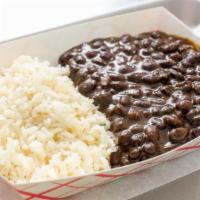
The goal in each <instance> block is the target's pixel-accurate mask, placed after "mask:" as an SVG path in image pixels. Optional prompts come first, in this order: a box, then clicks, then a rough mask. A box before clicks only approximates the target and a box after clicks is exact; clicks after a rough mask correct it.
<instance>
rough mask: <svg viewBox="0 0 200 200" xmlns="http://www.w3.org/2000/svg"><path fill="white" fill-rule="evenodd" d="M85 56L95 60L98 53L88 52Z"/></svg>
mask: <svg viewBox="0 0 200 200" xmlns="http://www.w3.org/2000/svg"><path fill="white" fill-rule="evenodd" d="M85 55H86V56H87V57H88V58H94V57H95V56H96V55H97V52H96V51H88V52H87V53H86V54H85Z"/></svg>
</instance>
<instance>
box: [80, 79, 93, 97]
mask: <svg viewBox="0 0 200 200" xmlns="http://www.w3.org/2000/svg"><path fill="white" fill-rule="evenodd" d="M95 86H96V81H95V80H92V79H88V80H86V81H84V82H82V83H81V84H80V85H79V86H78V89H79V91H80V92H81V93H82V94H88V93H89V92H91V91H93V90H94V88H95Z"/></svg>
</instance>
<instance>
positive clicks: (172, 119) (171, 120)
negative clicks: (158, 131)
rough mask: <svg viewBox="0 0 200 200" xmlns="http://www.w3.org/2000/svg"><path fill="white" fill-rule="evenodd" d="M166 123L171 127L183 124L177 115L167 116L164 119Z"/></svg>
mask: <svg viewBox="0 0 200 200" xmlns="http://www.w3.org/2000/svg"><path fill="white" fill-rule="evenodd" d="M163 120H164V122H165V123H166V124H167V125H169V126H181V125H182V124H183V122H182V121H181V119H179V118H178V117H177V116H176V115H174V114H172V115H165V116H164V117H163Z"/></svg>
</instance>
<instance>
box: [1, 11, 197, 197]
mask: <svg viewBox="0 0 200 200" xmlns="http://www.w3.org/2000/svg"><path fill="white" fill-rule="evenodd" d="M147 19H148V20H147ZM127 22H128V23H127ZM150 30H161V31H166V32H170V33H174V34H178V35H182V36H184V37H189V38H191V39H193V40H195V41H199V40H198V39H197V38H196V37H195V36H194V35H193V34H192V32H191V31H190V30H189V29H188V28H187V27H186V26H185V25H184V24H183V23H182V22H180V21H179V20H178V19H177V18H175V17H174V16H173V15H172V14H171V13H169V12H168V11H167V10H165V9H164V8H155V9H149V10H144V11H138V12H130V13H126V14H122V15H117V16H111V17H107V18H104V19H96V20H92V21H89V22H86V23H81V24H76V25H71V26H65V27H60V28H57V29H54V30H50V31H46V32H43V33H39V34H36V35H32V36H28V37H24V38H21V39H17V40H13V41H10V42H5V43H3V44H0V55H1V57H2V59H1V64H5V65H7V64H9V63H10V61H12V60H13V59H14V58H16V57H17V56H19V55H21V54H24V53H26V54H29V55H31V56H37V57H39V58H41V59H47V60H50V61H51V62H52V63H56V60H57V58H58V57H59V55H60V54H61V53H62V52H63V51H65V50H66V49H68V48H70V47H72V46H74V45H76V44H78V43H81V42H82V41H89V40H91V39H93V38H97V37H106V36H110V35H122V34H123V33H127V32H128V33H132V34H133V35H134V34H137V33H139V32H146V31H150ZM11 50H12V51H11ZM199 148H200V137H199V138H196V139H194V140H193V141H191V142H189V143H187V144H185V145H183V146H180V147H178V148H177V149H174V150H172V151H170V152H168V153H165V154H163V155H160V156H157V157H155V158H152V159H149V160H145V161H142V162H139V163H135V164H131V165H128V166H124V167H120V168H115V169H112V170H109V171H106V172H101V173H96V174H91V175H86V176H81V177H73V178H66V179H62V180H52V181H45V182H38V183H31V184H30V183H29V184H23V185H13V186H11V185H10V187H14V188H15V189H16V190H17V191H18V193H19V194H20V195H21V196H22V197H23V198H24V199H26V200H34V199H45V200H55V199H62V198H64V197H67V196H70V195H73V194H75V193H78V192H81V191H84V190H87V189H90V188H93V187H95V186H97V185H100V184H105V183H108V182H111V181H114V180H116V179H118V178H121V177H123V176H126V175H129V174H132V173H136V172H138V171H141V170H144V169H147V168H150V167H152V166H154V165H157V164H159V163H162V162H165V161H168V160H172V159H175V158H177V157H179V156H182V155H183V154H186V153H188V152H191V151H193V150H195V149H199ZM1 180H2V181H1ZM4 182H5V181H4ZM5 184H6V183H5ZM0 186H1V187H3V186H4V183H3V179H2V178H0ZM7 199H8V198H7ZM7 199H6V200H7Z"/></svg>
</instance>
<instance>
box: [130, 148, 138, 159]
mask: <svg viewBox="0 0 200 200" xmlns="http://www.w3.org/2000/svg"><path fill="white" fill-rule="evenodd" d="M128 155H129V157H130V158H131V159H136V158H138V157H139V155H140V151H139V149H138V148H137V147H130V148H129V152H128Z"/></svg>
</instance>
